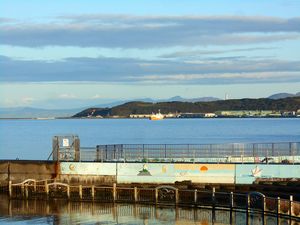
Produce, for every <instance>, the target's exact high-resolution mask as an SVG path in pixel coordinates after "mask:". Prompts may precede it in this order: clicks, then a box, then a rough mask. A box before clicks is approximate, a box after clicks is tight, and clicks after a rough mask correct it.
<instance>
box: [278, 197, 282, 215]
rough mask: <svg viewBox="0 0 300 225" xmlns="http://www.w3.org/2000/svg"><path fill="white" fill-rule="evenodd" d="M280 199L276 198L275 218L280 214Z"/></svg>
mask: <svg viewBox="0 0 300 225" xmlns="http://www.w3.org/2000/svg"><path fill="white" fill-rule="evenodd" d="M280 211H281V209H280V197H277V216H278V215H279V214H280Z"/></svg>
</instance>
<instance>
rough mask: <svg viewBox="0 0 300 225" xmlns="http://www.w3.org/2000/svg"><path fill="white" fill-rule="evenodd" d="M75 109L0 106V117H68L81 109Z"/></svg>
mask: <svg viewBox="0 0 300 225" xmlns="http://www.w3.org/2000/svg"><path fill="white" fill-rule="evenodd" d="M82 109H83V108H77V109H39V108H31V107H16V108H0V118H49V117H69V116H72V115H74V113H76V112H78V111H80V110H82Z"/></svg>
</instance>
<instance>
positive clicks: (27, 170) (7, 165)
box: [0, 160, 60, 184]
mask: <svg viewBox="0 0 300 225" xmlns="http://www.w3.org/2000/svg"><path fill="white" fill-rule="evenodd" d="M59 171H60V168H59V164H58V163H56V162H53V161H16V160H15V161H6V162H3V161H2V162H0V184H7V182H8V181H9V180H11V181H12V182H14V183H18V182H22V181H24V180H26V179H28V178H31V179H35V180H44V179H54V178H56V177H57V175H58V173H59Z"/></svg>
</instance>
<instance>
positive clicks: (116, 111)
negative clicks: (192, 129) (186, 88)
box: [73, 97, 300, 117]
mask: <svg viewBox="0 0 300 225" xmlns="http://www.w3.org/2000/svg"><path fill="white" fill-rule="evenodd" d="M298 109H300V97H291V98H284V99H269V98H260V99H248V98H245V99H231V100H219V101H213V102H195V103H191V102H177V101H174V102H158V103H150V102H128V103H125V104H122V105H118V106H115V107H112V108H89V109H86V110H84V111H82V112H79V113H77V114H75V115H74V116H73V117H88V116H93V117H94V116H102V117H109V116H120V117H128V116H129V115H130V114H151V113H152V112H158V110H160V111H161V113H163V114H167V113H209V112H211V113H213V112H216V111H226V110H274V111H296V110H298Z"/></svg>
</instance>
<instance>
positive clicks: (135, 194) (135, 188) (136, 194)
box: [134, 187, 138, 202]
mask: <svg viewBox="0 0 300 225" xmlns="http://www.w3.org/2000/svg"><path fill="white" fill-rule="evenodd" d="M134 201H135V202H137V201H138V191H137V187H134Z"/></svg>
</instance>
